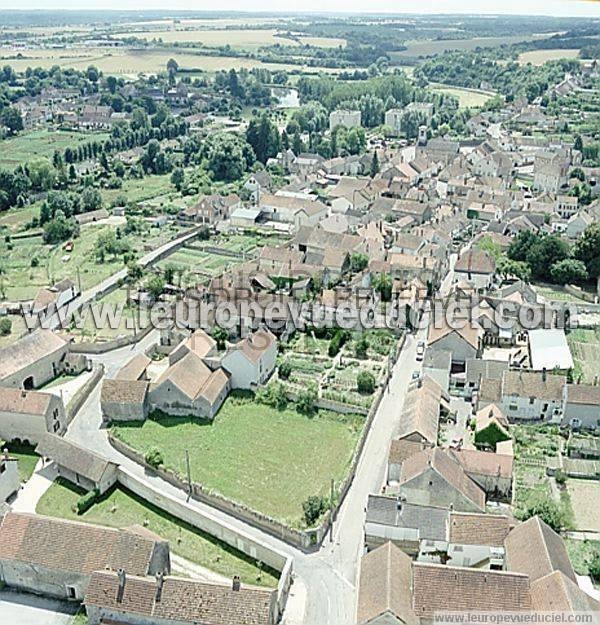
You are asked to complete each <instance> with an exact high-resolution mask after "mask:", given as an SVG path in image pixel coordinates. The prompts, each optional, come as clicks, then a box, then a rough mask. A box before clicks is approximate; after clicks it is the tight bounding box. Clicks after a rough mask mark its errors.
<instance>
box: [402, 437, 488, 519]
mask: <svg viewBox="0 0 600 625" xmlns="http://www.w3.org/2000/svg"><path fill="white" fill-rule="evenodd" d="M398 490H399V493H400V494H401V495H403V496H405V497H406V500H407V501H409V502H411V503H419V504H421V505H429V506H437V507H448V506H452V507H453V509H454V510H459V511H462V512H483V511H484V510H485V492H484V491H483V489H482V488H481V487H480V486H478V485H477V484H476V483H475V482H474V481H473V480H471V478H469V476H468V475H467V473H466V471H465V470H464V468H463V467H462V465H461V464H460V462H458V460H456V459H455V458H454V457H453V456H452V455H451V454H450V453H449V452H448V451H447V450H443V449H441V448H439V447H434V448H430V449H425V450H423V451H421V452H419V453H417V454H414V455H413V456H411V457H409V458H407V459H406V460H405V461H404V462H403V463H402V468H401V471H400V480H399V489H398Z"/></svg>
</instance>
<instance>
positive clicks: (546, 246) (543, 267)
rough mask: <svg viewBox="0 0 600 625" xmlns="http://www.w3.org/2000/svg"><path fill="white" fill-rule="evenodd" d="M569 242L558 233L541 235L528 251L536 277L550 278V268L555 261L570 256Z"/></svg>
mask: <svg viewBox="0 0 600 625" xmlns="http://www.w3.org/2000/svg"><path fill="white" fill-rule="evenodd" d="M569 254H570V249H569V244H568V243H567V242H566V241H564V240H563V239H561V238H560V237H558V236H556V235H552V234H549V235H545V236H542V237H539V238H538V240H537V241H536V242H535V243H534V244H533V245H532V246H531V248H530V249H529V251H528V252H527V258H526V260H527V264H528V265H529V266H530V267H531V273H532V274H533V275H534V277H536V278H539V279H542V280H550V279H551V278H552V276H551V275H550V269H551V267H552V265H554V263H557V262H559V261H561V260H564V259H566V258H568V257H569Z"/></svg>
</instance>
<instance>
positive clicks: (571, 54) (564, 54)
mask: <svg viewBox="0 0 600 625" xmlns="http://www.w3.org/2000/svg"><path fill="white" fill-rule="evenodd" d="M578 56H579V49H562V50H530V51H529V52H522V53H521V54H519V63H520V64H521V65H527V63H531V64H532V65H543V64H544V63H547V62H548V61H556V60H558V59H576V58H577V57H578Z"/></svg>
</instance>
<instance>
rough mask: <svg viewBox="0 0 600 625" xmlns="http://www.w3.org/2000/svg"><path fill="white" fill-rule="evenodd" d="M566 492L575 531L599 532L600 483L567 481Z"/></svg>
mask: <svg viewBox="0 0 600 625" xmlns="http://www.w3.org/2000/svg"><path fill="white" fill-rule="evenodd" d="M567 490H568V491H569V495H570V497H571V506H572V507H573V512H574V515H575V529H577V530H587V531H591V532H600V483H598V482H595V481H592V480H571V479H569V480H567Z"/></svg>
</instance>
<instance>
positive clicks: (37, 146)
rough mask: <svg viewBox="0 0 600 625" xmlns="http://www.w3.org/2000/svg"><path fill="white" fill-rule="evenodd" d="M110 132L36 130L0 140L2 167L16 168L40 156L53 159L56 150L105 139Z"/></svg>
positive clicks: (0, 164) (0, 163)
mask: <svg viewBox="0 0 600 625" xmlns="http://www.w3.org/2000/svg"><path fill="white" fill-rule="evenodd" d="M109 136H110V135H109V134H108V133H103V132H98V133H89V132H85V133H84V132H73V131H68V130H47V129H44V130H34V131H32V132H27V133H24V134H21V135H19V136H17V137H14V138H12V139H5V140H4V141H0V167H8V168H11V169H12V168H15V167H17V166H18V165H20V164H21V163H27V162H29V161H35V160H36V159H40V158H48V159H51V158H52V155H53V154H54V151H55V150H61V151H62V150H64V149H65V148H68V147H71V148H73V147H77V146H78V145H79V144H80V143H87V142H89V141H104V140H106V139H108V137H109Z"/></svg>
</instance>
